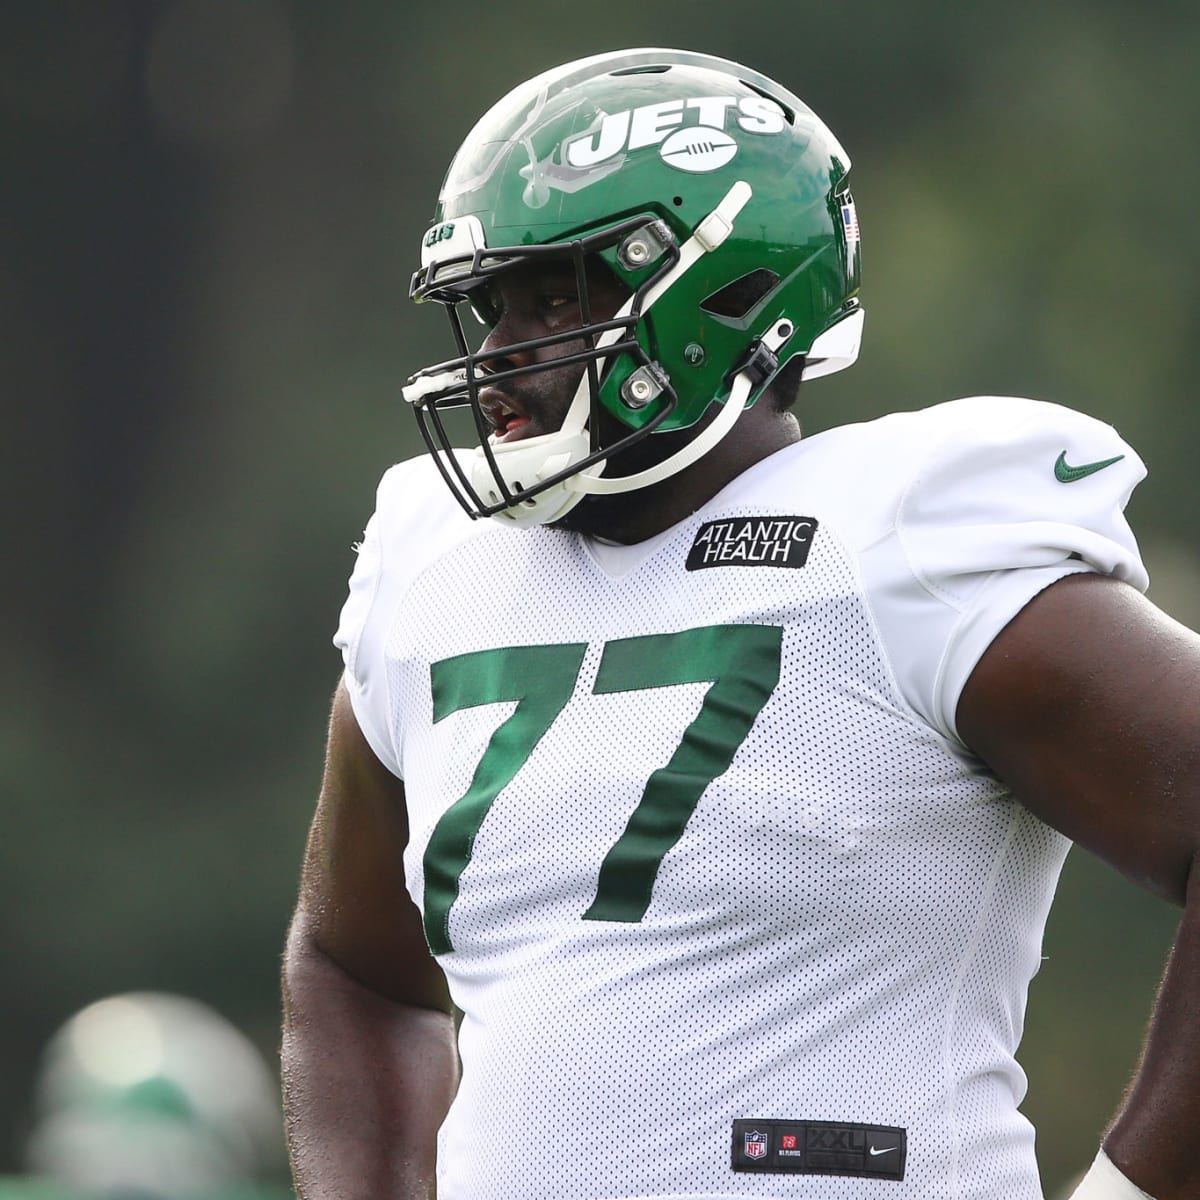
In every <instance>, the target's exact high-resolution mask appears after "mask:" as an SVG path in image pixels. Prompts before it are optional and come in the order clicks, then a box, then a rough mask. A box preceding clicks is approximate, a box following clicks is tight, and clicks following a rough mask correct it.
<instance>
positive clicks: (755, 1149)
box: [746, 1131, 767, 1158]
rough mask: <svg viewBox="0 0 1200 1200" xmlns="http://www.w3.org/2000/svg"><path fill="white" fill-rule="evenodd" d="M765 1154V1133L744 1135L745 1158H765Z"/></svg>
mask: <svg viewBox="0 0 1200 1200" xmlns="http://www.w3.org/2000/svg"><path fill="white" fill-rule="evenodd" d="M766 1153H767V1135H766V1134H765V1133H759V1132H757V1131H755V1132H754V1133H748V1134H746V1157H747V1158H765V1157H766Z"/></svg>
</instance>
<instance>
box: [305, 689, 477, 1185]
mask: <svg viewBox="0 0 1200 1200" xmlns="http://www.w3.org/2000/svg"><path fill="white" fill-rule="evenodd" d="M407 840H408V823H407V816H406V812H405V806H404V785H403V784H402V783H401V781H400V780H399V779H397V778H396V776H394V775H393V774H392V773H391V772H390V771H388V770H387V768H386V767H384V766H383V764H382V763H380V761H379V760H378V758H376V756H375V754H374V753H373V752H372V751H371V749H370V747H369V746H368V744H367V742H366V740H365V739H364V737H363V735H362V732H361V731H360V729H359V727H358V724H357V722H356V721H355V718H354V713H353V711H352V709H351V705H350V698H349V696H348V694H347V692H346V689H345V685H344V684H342V685H340V686H339V687H338V691H337V693H336V695H335V697H334V702H333V713H332V716H331V719H330V724H329V744H328V751H327V758H326V765H325V776H324V780H323V783H322V787H321V796H320V801H319V803H318V806H317V812H316V817H315V819H314V821H313V825H312V830H311V833H310V835H309V841H308V849H307V852H306V855H305V860H304V868H303V874H302V878H301V886H300V899H299V902H298V904H297V907H296V913H295V917H294V919H293V921H292V926H291V931H290V933H289V936H288V942H287V950H286V953H285V957H284V971H283V994H284V1031H283V1080H284V1109H285V1116H286V1120H287V1132H288V1145H289V1152H290V1155H291V1163H292V1170H293V1172H294V1176H295V1181H296V1188H297V1192H298V1195H299V1196H300V1197H301V1200H327V1198H328V1200H334V1198H335V1197H336V1200H355V1198H358V1197H362V1198H363V1200H367V1198H370V1200H378V1198H379V1197H381V1196H389V1197H396V1198H397V1200H416V1198H418V1197H419V1198H421V1200H426V1198H428V1197H432V1196H433V1195H434V1150H435V1139H436V1133H437V1129H438V1126H439V1125H440V1124H441V1121H442V1118H443V1117H444V1116H445V1113H446V1109H447V1108H448V1106H449V1104H450V1100H451V1097H452V1096H453V1094H454V1088H455V1085H456V1081H457V1058H456V1055H455V1049H454V1031H453V1022H452V1018H451V1005H450V1000H449V996H448V994H447V991H446V985H445V980H444V979H443V977H442V975H441V972H440V971H439V969H438V967H437V965H436V964H435V962H434V960H433V959H432V957H431V956H430V954H429V951H428V949H427V947H426V944H425V939H424V934H423V932H422V928H421V920H420V915H419V913H418V911H417V908H416V906H415V905H414V904H413V903H412V900H411V898H410V897H409V895H408V892H407V891H406V889H405V886H404V873H403V861H402V858H401V855H402V852H403V850H404V847H405V844H406V842H407Z"/></svg>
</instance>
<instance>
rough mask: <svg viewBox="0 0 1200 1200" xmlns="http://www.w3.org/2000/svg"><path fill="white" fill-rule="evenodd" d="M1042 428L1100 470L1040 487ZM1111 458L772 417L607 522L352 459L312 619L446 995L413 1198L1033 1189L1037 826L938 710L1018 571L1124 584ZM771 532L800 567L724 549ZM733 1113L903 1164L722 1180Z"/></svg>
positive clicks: (1126, 464)
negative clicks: (478, 503) (873, 1145)
mask: <svg viewBox="0 0 1200 1200" xmlns="http://www.w3.org/2000/svg"><path fill="white" fill-rule="evenodd" d="M1064 451H1065V452H1066V456H1067V457H1068V458H1069V460H1070V462H1071V463H1073V464H1077V465H1078V464H1085V463H1086V464H1093V463H1097V462H1101V461H1103V460H1106V459H1115V460H1116V461H1114V462H1112V463H1111V464H1110V465H1108V466H1106V467H1104V468H1103V469H1099V470H1095V471H1094V472H1093V473H1092V474H1090V475H1088V476H1087V477H1086V478H1077V479H1076V480H1075V481H1073V482H1070V483H1062V482H1059V481H1058V479H1056V477H1055V470H1054V464H1055V460H1056V457H1057V456H1058V455H1059V454H1060V452H1064ZM1118 456H1119V457H1118ZM1143 474H1144V468H1143V467H1142V464H1141V462H1140V460H1139V459H1138V457H1137V455H1136V454H1135V453H1134V452H1133V451H1132V450H1131V449H1130V448H1129V447H1128V446H1127V445H1126V444H1125V443H1124V442H1123V441H1121V439H1120V438H1119V437H1118V436H1117V435H1116V433H1115V432H1114V431H1113V430H1112V429H1111V428H1110V427H1108V426H1106V425H1104V424H1102V423H1100V422H1097V421H1095V420H1092V419H1091V418H1088V417H1085V416H1083V415H1081V414H1079V413H1075V412H1073V411H1071V410H1068V409H1064V408H1061V407H1058V406H1055V405H1049V404H1044V403H1040V402H1036V401H1030V400H1020V399H1014V398H997V397H976V398H972V399H969V400H961V401H953V402H950V403H948V404H943V405H939V406H936V407H934V408H931V409H926V410H924V411H922V412H918V413H905V414H895V415H893V416H891V417H887V418H883V419H882V420H879V421H874V422H870V423H867V424H863V425H857V426H847V427H844V428H842V429H838V430H833V431H830V432H829V433H823V434H820V435H817V436H815V437H812V438H808V439H805V440H803V441H801V442H799V443H797V444H796V445H794V446H790V447H787V448H786V449H783V450H781V451H779V452H778V453H776V454H774V455H772V456H771V457H770V458H768V459H765V460H763V461H762V462H760V463H758V464H756V465H755V466H754V467H752V468H751V469H750V470H749V471H747V472H745V473H744V474H743V475H741V476H740V477H739V478H738V479H736V480H735V481H734V482H733V483H732V484H730V485H729V486H728V487H727V488H725V489H724V490H723V491H722V492H721V493H720V494H718V495H717V496H716V497H714V498H713V500H711V501H710V502H709V503H708V504H707V505H706V506H705V507H704V508H703V509H702V510H700V511H699V512H697V513H696V514H694V515H693V516H692V517H691V518H689V519H688V520H686V521H683V522H681V523H680V524H679V525H677V526H675V527H673V528H672V529H670V530H668V531H666V532H665V533H664V534H662V535H660V536H659V537H656V538H654V539H651V541H649V542H647V543H642V544H640V545H639V546H634V547H610V546H603V545H600V544H597V543H594V542H592V541H589V540H588V539H584V538H581V537H579V536H576V535H573V534H567V533H563V532H560V531H554V530H547V529H532V530H525V531H515V530H512V529H507V528H501V527H499V526H497V525H494V524H492V523H489V522H479V523H473V522H470V521H468V520H467V519H466V517H465V516H464V515H463V514H462V513H461V512H460V511H459V510H458V509H457V507H456V506H454V502H453V500H452V499H451V498H450V497H449V496H448V495H446V496H444V497H443V494H442V493H443V487H442V484H441V482H440V480H439V479H437V477H436V475H435V472H434V471H433V468H432V466H431V465H430V464H429V463H428V461H427V460H424V459H421V460H414V461H413V462H412V463H408V464H402V465H401V466H400V467H398V468H393V470H392V471H390V472H389V473H388V474H387V475H386V476H385V478H384V480H383V482H382V484H381V486H380V490H379V498H378V507H377V510H376V513H375V515H374V516H373V517H372V520H371V522H370V524H369V525H368V528H367V533H366V535H365V538H364V542H363V545H362V547H361V550H360V554H359V556H358V561H357V564H356V568H355V571H354V574H353V576H352V580H351V586H350V595H349V598H348V600H347V602H346V606H345V608H344V610H343V614H342V622H341V625H340V627H339V630H338V633H337V636H336V638H335V641H336V642H337V644H338V645H339V646H340V647H341V648H342V650H343V654H344V658H345V663H346V684H347V687H348V689H349V691H350V695H351V699H352V702H353V705H354V709H355V713H356V715H357V718H358V721H359V723H360V725H361V726H362V728H363V731H364V735H365V736H366V737H367V739H368V741H369V743H370V744H371V746H372V747H373V748H374V749H375V751H376V753H377V754H378V755H379V757H380V758H381V760H382V761H383V762H384V763H385V764H387V765H388V766H389V767H390V769H391V770H393V771H394V772H395V773H396V774H397V775H400V776H401V777H402V778H403V779H404V780H405V784H406V793H407V803H408V807H409V821H410V835H411V840H410V845H409V847H408V850H407V851H406V854H405V860H404V866H405V873H406V879H407V883H408V886H409V889H410V891H411V892H412V895H413V897H414V900H415V901H416V903H417V904H418V906H419V907H420V908H421V910H422V912H423V914H424V917H425V921H426V929H427V933H428V934H429V936H430V940H431V945H433V947H434V949H435V950H437V951H438V957H439V961H440V963H441V965H442V967H443V969H444V970H445V972H446V975H447V978H448V980H449V983H450V987H451V992H452V994H453V996H454V999H455V1002H456V1003H457V1004H458V1005H459V1007H460V1008H461V1009H462V1010H463V1012H464V1014H465V1015H464V1018H463V1021H462V1026H461V1030H460V1049H461V1055H462V1063H463V1074H462V1082H461V1085H460V1088H459V1092H458V1095H457V1098H456V1100H455V1102H454V1105H453V1107H452V1110H451V1113H450V1115H449V1117H448V1118H447V1120H446V1122H445V1124H444V1126H443V1129H442V1131H441V1135H440V1141H439V1159H438V1171H439V1184H438V1194H439V1197H441V1198H442V1200H482V1198H484V1197H487V1198H489V1200H490V1198H494V1197H498V1196H505V1197H509V1196H512V1197H516V1196H520V1197H523V1198H526V1200H534V1198H538V1200H567V1198H571V1200H582V1198H585V1197H586V1198H591V1200H600V1198H606V1200H607V1198H612V1200H616V1198H620V1200H634V1198H643V1200H644V1198H654V1200H666V1198H667V1197H671V1198H673V1200H683V1198H687V1200H730V1198H732V1197H759V1198H770V1200H775V1198H778V1200H783V1198H785V1197H798V1196H804V1197H806V1198H809V1200H844V1198H849V1197H858V1196H888V1197H896V1198H897V1200H902V1198H910V1197H914V1198H915V1197H921V1198H922V1200H1036V1198H1039V1197H1040V1195H1041V1192H1040V1185H1039V1182H1038V1174H1037V1167H1036V1162H1035V1158H1034V1152H1033V1130H1032V1129H1031V1127H1030V1126H1029V1124H1028V1122H1027V1121H1026V1120H1025V1119H1024V1117H1023V1116H1022V1115H1021V1114H1020V1113H1019V1111H1018V1108H1017V1106H1018V1104H1019V1102H1020V1100H1021V1098H1022V1096H1023V1094H1024V1090H1025V1079H1024V1075H1023V1072H1022V1071H1021V1068H1020V1067H1019V1065H1018V1064H1017V1062H1016V1059H1015V1057H1014V1055H1015V1050H1016V1047H1017V1043H1018V1041H1019V1039H1020V1034H1021V1028H1022V1024H1023V1017H1024V1007H1025V998H1026V992H1027V988H1028V983H1029V980H1030V979H1031V978H1032V976H1033V974H1034V973H1035V971H1036V969H1037V965H1038V962H1039V958H1040V948H1041V937H1042V931H1043V927H1044V923H1045V917H1046V912H1047V910H1048V907H1049V904H1050V901H1051V898H1052V895H1053V891H1054V887H1055V884H1056V881H1057V877H1058V872H1059V869H1060V867H1061V863H1062V859H1063V857H1064V855H1065V853H1066V848H1067V842H1066V840H1065V839H1064V838H1063V837H1061V836H1060V835H1059V834H1057V833H1056V832H1054V831H1053V830H1051V829H1049V828H1048V827H1046V826H1045V825H1043V824H1042V823H1041V822H1040V821H1038V820H1037V819H1036V818H1034V817H1033V816H1032V815H1031V814H1029V813H1028V812H1027V811H1026V810H1024V809H1023V808H1022V807H1021V806H1020V805H1019V804H1018V803H1016V802H1015V801H1014V800H1013V799H1012V797H1011V796H1010V795H1009V793H1008V792H1007V791H1006V790H1005V788H1004V787H1003V786H1002V785H1001V784H1000V783H999V782H998V781H997V780H996V779H995V778H994V777H993V776H992V775H990V774H989V773H988V772H987V771H986V769H985V768H984V767H983V765H982V764H981V763H980V762H979V761H978V760H977V759H975V758H974V757H973V756H972V755H971V754H970V752H969V751H968V750H967V748H966V747H964V746H963V745H962V744H961V742H960V741H959V739H958V737H957V734H956V731H955V728H954V719H953V717H954V708H955V705H956V703H957V698H958V693H959V691H960V689H961V687H962V685H963V683H964V682H965V680H966V678H967V676H968V675H969V674H970V671H971V668H972V667H973V666H974V664H975V662H976V661H977V660H978V657H979V655H980V654H981V653H982V652H983V650H984V649H985V648H986V647H987V645H988V643H989V642H990V641H991V639H992V638H993V637H994V636H995V635H996V633H997V632H998V631H999V630H1000V629H1001V628H1002V627H1003V626H1004V625H1005V624H1006V623H1007V622H1008V621H1009V620H1010V619H1011V617H1012V616H1013V615H1014V614H1015V613H1016V612H1017V611H1018V610H1019V609H1020V608H1021V607H1022V606H1023V605H1024V604H1025V603H1026V602H1027V601H1028V600H1029V599H1030V598H1031V597H1032V596H1033V595H1035V594H1036V593H1037V592H1038V591H1040V590H1041V589H1042V588H1044V587H1046V586H1048V585H1049V584H1051V583H1053V582H1054V581H1056V580H1057V579H1060V578H1062V577H1063V576H1064V575H1066V574H1070V573H1073V572H1077V571H1098V572H1104V573H1106V574H1109V575H1112V576H1114V577H1117V578H1119V579H1123V580H1126V581H1128V582H1129V583H1131V584H1133V585H1134V586H1137V587H1140V588H1144V587H1145V586H1146V585H1147V582H1148V581H1147V579H1146V575H1145V572H1144V570H1143V568H1142V565H1141V562H1140V559H1139V557H1138V552H1137V548H1136V545H1135V542H1134V539H1133V537H1132V534H1131V533H1130V531H1129V527H1128V525H1127V524H1126V522H1125V519H1124V516H1123V509H1124V505H1125V503H1126V501H1127V500H1128V497H1129V494H1130V492H1131V490H1132V488H1133V487H1134V486H1135V484H1136V483H1137V482H1138V480H1139V479H1140V478H1141V477H1142V476H1143ZM800 518H804V519H806V520H807V521H808V522H810V525H809V526H808V528H811V523H815V533H813V534H812V538H811V545H810V548H809V552H808V555H807V560H806V562H805V564H804V565H803V566H792V567H781V566H771V565H766V564H765V562H762V561H758V562H751V561H749V558H750V557H752V556H753V552H754V546H755V545H760V546H761V545H763V544H764V543H763V542H762V540H761V539H762V538H766V539H767V540H768V541H769V540H770V537H771V536H772V533H773V532H774V533H778V532H779V531H780V530H782V529H789V530H790V529H793V528H794V526H789V525H787V524H786V522H787V521H796V520H799V519H800ZM780 521H783V522H785V524H783V525H780V524H772V523H773V522H780ZM714 528H719V529H723V530H725V531H726V532H725V533H723V534H721V535H720V536H722V537H724V538H725V539H726V540H727V541H728V543H729V545H730V546H731V547H733V549H731V550H730V551H729V555H728V560H727V561H725V562H723V563H722V565H719V566H711V567H706V568H704V569H695V570H688V569H687V568H686V562H687V559H688V556H689V553H691V552H692V551H693V549H694V547H695V546H696V545H697V544H700V543H698V542H697V539H698V537H703V536H710V537H711V531H712V530H713V529H714ZM705 530H708V531H710V532H709V535H705V534H704V531H705ZM756 537H759V539H760V540H759V541H758V542H756V541H755V538H756ZM739 538H740V539H741V541H740V542H739ZM738 545H741V546H742V547H743V551H742V552H741V553H740V554H739V551H738V550H737V546H738ZM747 547H748V548H749V550H748V551H747V550H746V548H747ZM772 672H775V674H772ZM689 788H690V791H689ZM681 797H682V799H681ZM647 879H648V880H649V882H650V885H651V886H650V890H649V891H648V892H646V890H645V887H644V886H643V885H644V884H645V882H646V880H647ZM639 881H640V882H639ZM639 887H641V888H642V890H641V891H640V892H639V890H638V889H639ZM631 896H632V899H631ZM639 897H640V899H639ZM643 901H644V903H643ZM639 906H640V907H639ZM739 1119H756V1120H768V1119H774V1120H782V1119H787V1120H794V1121H822V1122H830V1123H862V1124H866V1125H872V1126H898V1127H902V1128H903V1129H904V1130H905V1131H906V1137H907V1153H906V1165H905V1172H904V1177H903V1180H891V1179H888V1180H882V1179H864V1178H858V1177H847V1176H838V1175H830V1174H804V1175H799V1174H764V1175H757V1174H747V1173H741V1172H735V1171H734V1170H733V1169H732V1165H731V1153H730V1144H731V1130H732V1123H733V1121H734V1120H739Z"/></svg>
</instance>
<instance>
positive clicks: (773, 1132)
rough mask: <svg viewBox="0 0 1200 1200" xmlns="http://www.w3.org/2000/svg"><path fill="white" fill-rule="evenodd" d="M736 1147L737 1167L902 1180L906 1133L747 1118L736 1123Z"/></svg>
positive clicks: (889, 1128)
mask: <svg viewBox="0 0 1200 1200" xmlns="http://www.w3.org/2000/svg"><path fill="white" fill-rule="evenodd" d="M732 1151H733V1163H732V1165H733V1169H734V1170H735V1171H749V1172H751V1173H754V1174H762V1175H783V1174H788V1175H860V1176H863V1177H864V1178H869V1179H892V1180H896V1181H899V1180H902V1179H903V1178H904V1163H905V1158H906V1156H907V1137H906V1133H905V1130H904V1129H902V1128H901V1127H899V1126H896V1125H863V1124H860V1123H858V1122H854V1121H842V1122H832V1121H781V1120H775V1119H773V1118H772V1119H766V1120H762V1119H758V1118H747V1119H745V1120H742V1119H739V1120H736V1121H734V1123H733V1146H732Z"/></svg>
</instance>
